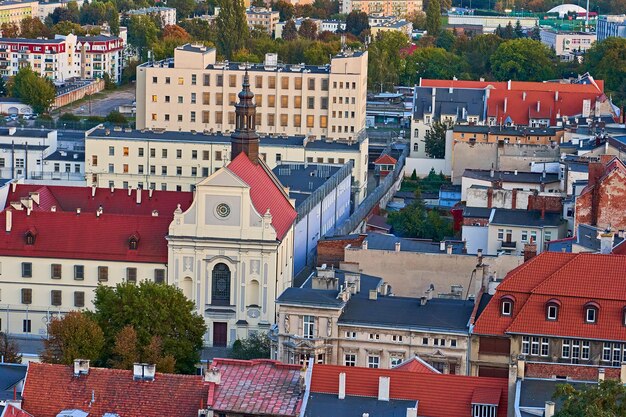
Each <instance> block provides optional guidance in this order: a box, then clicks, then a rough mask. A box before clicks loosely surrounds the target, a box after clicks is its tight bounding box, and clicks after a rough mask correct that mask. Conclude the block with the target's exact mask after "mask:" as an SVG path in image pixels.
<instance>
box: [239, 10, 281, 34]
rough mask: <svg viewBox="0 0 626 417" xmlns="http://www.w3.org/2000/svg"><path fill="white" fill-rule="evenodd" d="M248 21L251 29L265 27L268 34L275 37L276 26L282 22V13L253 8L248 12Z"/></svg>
mask: <svg viewBox="0 0 626 417" xmlns="http://www.w3.org/2000/svg"><path fill="white" fill-rule="evenodd" d="M246 19H247V20H248V26H250V28H254V27H263V28H264V29H265V30H266V31H267V33H269V34H270V35H273V34H274V31H275V30H276V24H277V23H278V22H279V21H280V13H279V12H278V11H276V10H272V9H266V8H264V7H251V8H250V9H248V10H247V11H246Z"/></svg>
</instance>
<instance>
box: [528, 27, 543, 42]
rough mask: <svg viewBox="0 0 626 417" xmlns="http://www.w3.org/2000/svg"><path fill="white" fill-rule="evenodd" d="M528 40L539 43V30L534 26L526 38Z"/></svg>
mask: <svg viewBox="0 0 626 417" xmlns="http://www.w3.org/2000/svg"><path fill="white" fill-rule="evenodd" d="M528 37H529V38H530V39H532V40H535V41H541V29H540V28H539V26H537V25H535V26H534V27H533V28H532V29H531V30H530V33H529V36H528Z"/></svg>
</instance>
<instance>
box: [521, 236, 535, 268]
mask: <svg viewBox="0 0 626 417" xmlns="http://www.w3.org/2000/svg"><path fill="white" fill-rule="evenodd" d="M535 256H537V244H536V243H535V242H533V240H532V239H531V240H530V242H528V243H527V244H525V245H524V262H526V261H529V260H531V259H532V258H534V257H535Z"/></svg>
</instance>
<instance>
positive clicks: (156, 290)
mask: <svg viewBox="0 0 626 417" xmlns="http://www.w3.org/2000/svg"><path fill="white" fill-rule="evenodd" d="M94 307H95V312H94V313H93V317H94V319H95V321H96V322H97V323H98V324H99V325H100V327H101V328H102V331H103V332H104V336H105V340H106V341H107V346H109V348H108V351H107V353H108V354H110V352H111V347H112V346H113V345H114V343H115V337H116V336H117V334H118V333H119V332H120V331H121V330H122V329H124V327H126V326H128V325H131V326H133V328H134V329H135V331H136V332H137V340H138V346H139V351H142V349H145V347H147V346H148V345H149V344H150V343H151V341H152V338H153V337H154V336H158V337H159V338H160V339H161V343H162V356H163V357H167V356H172V357H173V358H175V359H176V365H175V369H176V371H177V372H180V373H193V372H194V371H195V364H196V363H197V361H198V360H199V359H200V355H199V352H200V349H201V348H202V336H203V335H204V333H205V331H206V326H205V324H204V319H203V318H202V317H201V316H199V315H198V314H197V313H196V312H195V310H196V308H195V306H194V303H193V302H192V301H190V300H188V299H187V298H186V297H185V296H184V295H183V293H182V292H181V291H180V290H179V289H177V288H175V287H172V286H169V285H163V284H156V283H154V282H148V281H143V282H141V283H140V284H139V285H134V284H132V283H123V284H118V285H117V286H116V287H115V288H112V287H105V286H99V287H98V288H97V289H96V294H95V300H94Z"/></svg>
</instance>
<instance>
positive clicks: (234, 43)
mask: <svg viewBox="0 0 626 417" xmlns="http://www.w3.org/2000/svg"><path fill="white" fill-rule="evenodd" d="M219 6H220V14H219V15H218V16H217V18H216V19H215V25H216V28H217V33H219V34H221V36H219V37H218V38H217V47H218V50H219V52H220V53H221V54H222V55H224V56H225V57H226V58H228V59H230V58H231V57H232V55H233V53H235V51H238V50H239V49H241V48H243V47H244V45H245V43H246V40H247V39H248V23H247V20H246V8H245V6H244V4H243V1H242V0H219Z"/></svg>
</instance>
